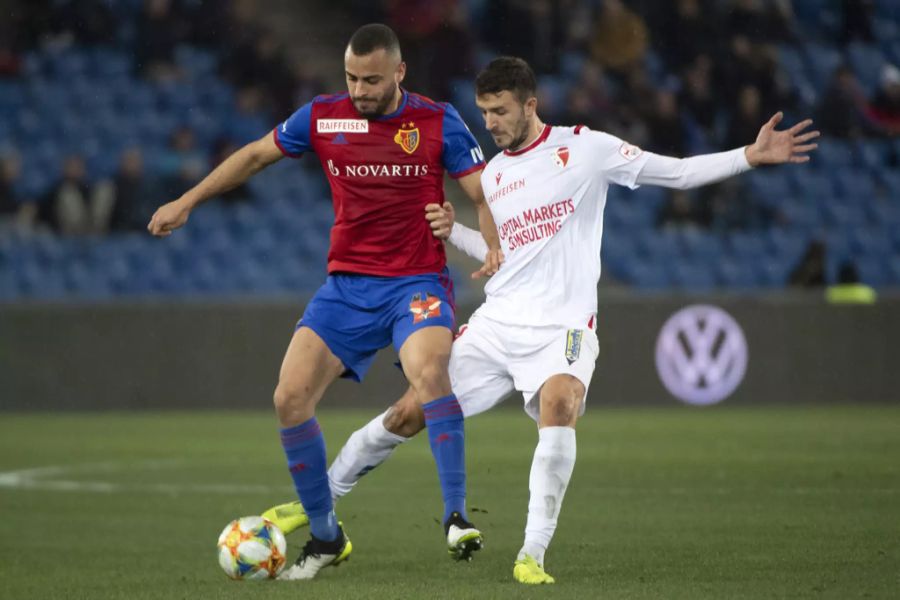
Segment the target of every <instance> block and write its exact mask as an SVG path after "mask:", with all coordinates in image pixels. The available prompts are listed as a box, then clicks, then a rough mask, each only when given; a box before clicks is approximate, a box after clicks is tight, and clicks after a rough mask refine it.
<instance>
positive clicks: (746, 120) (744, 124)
mask: <svg viewBox="0 0 900 600" xmlns="http://www.w3.org/2000/svg"><path fill="white" fill-rule="evenodd" d="M762 120H764V119H763V112H762V106H761V102H760V96H759V90H757V89H756V88H755V87H753V86H752V85H745V86H744V87H742V88H741V89H740V92H738V101H737V108H736V109H735V111H734V112H733V113H732V115H731V119H730V120H729V122H728V133H727V134H726V136H725V146H726V147H729V148H735V147H737V146H740V145H742V144H746V143H747V140H752V139H755V137H756V135H757V134H758V133H759V127H758V126H757V123H759V122H760V121H762Z"/></svg>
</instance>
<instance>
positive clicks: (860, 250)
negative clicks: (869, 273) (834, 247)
mask: <svg viewBox="0 0 900 600" xmlns="http://www.w3.org/2000/svg"><path fill="white" fill-rule="evenodd" d="M849 238H850V250H851V251H852V252H853V253H854V254H861V255H867V256H882V257H884V256H889V255H890V254H891V253H892V251H893V242H892V240H891V237H890V235H888V232H887V230H886V229H885V228H883V227H857V228H854V229H852V230H851V231H850V235H849Z"/></svg>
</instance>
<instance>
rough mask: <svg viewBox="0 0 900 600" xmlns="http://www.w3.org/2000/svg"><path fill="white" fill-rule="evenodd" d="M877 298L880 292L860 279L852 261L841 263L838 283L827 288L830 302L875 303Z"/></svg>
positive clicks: (826, 296)
mask: <svg viewBox="0 0 900 600" xmlns="http://www.w3.org/2000/svg"><path fill="white" fill-rule="evenodd" d="M877 299H878V294H877V293H876V292H875V290H874V289H872V288H871V287H870V286H868V285H866V284H864V283H862V282H861V281H860V278H859V273H858V272H857V270H856V266H855V265H854V264H853V263H852V262H850V261H846V262H844V263H843V264H841V267H840V269H839V270H838V281H837V283H836V284H835V285H832V286H829V288H828V289H827V290H825V300H826V301H827V302H828V303H829V304H875V301H876V300H877Z"/></svg>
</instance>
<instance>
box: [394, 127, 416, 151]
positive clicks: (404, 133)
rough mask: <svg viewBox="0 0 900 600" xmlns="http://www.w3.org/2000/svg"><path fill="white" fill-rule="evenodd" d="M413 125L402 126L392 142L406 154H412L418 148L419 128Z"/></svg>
mask: <svg viewBox="0 0 900 600" xmlns="http://www.w3.org/2000/svg"><path fill="white" fill-rule="evenodd" d="M415 125H416V124H415V123H409V124H408V125H407V124H406V123H404V124H403V127H401V128H400V129H399V130H398V131H397V134H396V135H395V136H394V142H396V143H397V144H399V145H400V147H401V148H403V151H404V152H406V153H407V154H412V153H413V152H415V151H416V148H418V147H419V128H418V127H416V126H415Z"/></svg>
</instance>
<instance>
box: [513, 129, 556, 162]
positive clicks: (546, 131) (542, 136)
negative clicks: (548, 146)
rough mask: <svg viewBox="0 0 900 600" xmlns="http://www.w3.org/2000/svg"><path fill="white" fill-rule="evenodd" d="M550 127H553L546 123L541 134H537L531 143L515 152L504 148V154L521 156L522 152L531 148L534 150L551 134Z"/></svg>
mask: <svg viewBox="0 0 900 600" xmlns="http://www.w3.org/2000/svg"><path fill="white" fill-rule="evenodd" d="M550 129H551V126H550V125H547V124H544V128H543V129H542V130H541V134H540V135H539V136H537V139H535V140H534V141H533V142H531V143H530V144H528V145H527V146H525V147H524V148H522V149H521V150H516V151H514V152H511V151H509V150H504V151H503V154H505V155H507V156H519V155H520V154H525V153H526V152H528V151H529V150H534V149H535V148H536V147H537V146H539V145H541V144H542V143H543V141H544V140H546V139H547V136H549V135H550Z"/></svg>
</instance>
